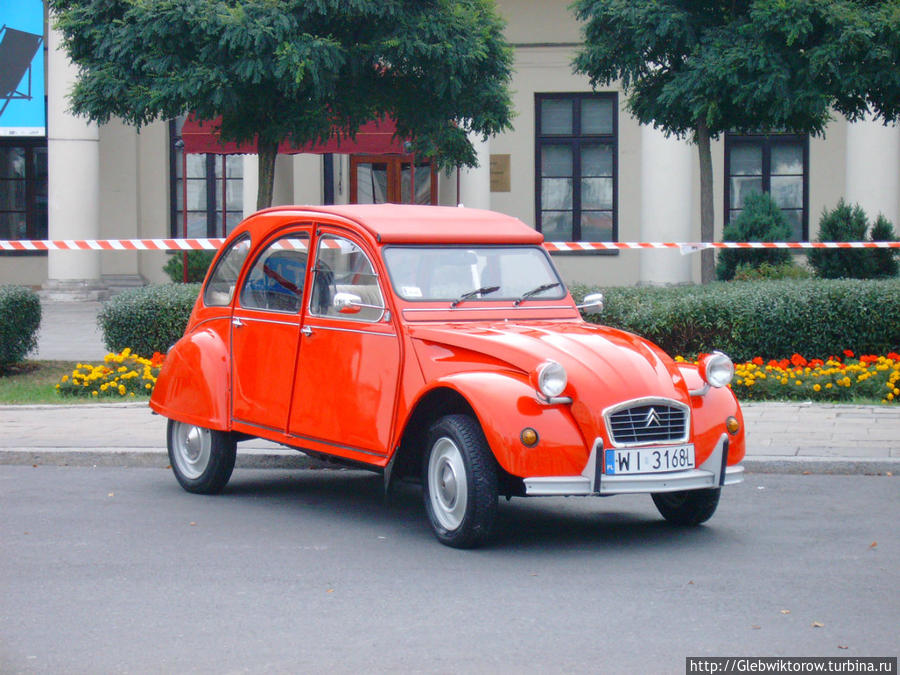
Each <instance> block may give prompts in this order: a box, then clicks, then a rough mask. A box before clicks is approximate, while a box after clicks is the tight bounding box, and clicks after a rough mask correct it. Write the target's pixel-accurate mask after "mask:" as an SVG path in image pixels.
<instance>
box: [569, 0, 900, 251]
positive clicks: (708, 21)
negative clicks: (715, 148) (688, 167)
mask: <svg viewBox="0 0 900 675" xmlns="http://www.w3.org/2000/svg"><path fill="white" fill-rule="evenodd" d="M573 8H574V11H575V14H576V16H577V18H578V19H579V20H580V21H582V22H583V32H584V44H583V46H582V47H581V48H580V50H579V52H578V54H577V56H576V58H575V61H574V66H575V69H576V71H577V72H580V73H583V74H585V75H587V76H588V77H589V78H590V81H591V84H592V86H594V87H597V86H600V85H608V84H609V83H611V82H614V81H616V80H620V81H621V83H622V86H623V87H624V89H625V92H626V94H627V97H628V98H627V104H628V109H629V110H630V111H631V113H632V114H633V115H634V116H635V117H636V118H637V120H638V121H639V122H641V123H642V124H647V125H652V126H654V127H656V128H659V129H661V130H663V131H664V132H665V133H666V134H673V135H675V136H678V137H686V138H689V139H690V140H692V141H693V142H696V143H697V144H698V147H699V152H700V162H701V236H702V238H703V239H704V241H711V240H712V233H713V201H712V200H713V197H712V163H711V159H710V148H709V141H710V139H715V138H717V137H718V136H719V135H721V134H722V133H723V132H725V131H754V130H782V129H783V130H789V131H792V132H795V133H803V134H812V135H821V134H822V133H823V132H824V130H825V127H826V125H827V124H828V122H829V120H830V119H831V114H832V110H836V111H837V112H839V113H842V114H843V115H845V116H846V117H847V118H848V119H850V120H856V119H859V118H860V117H862V116H863V115H865V114H866V113H867V112H868V113H871V114H873V115H874V116H875V117H877V118H881V119H883V120H885V121H893V120H895V119H896V118H897V116H898V112H900V68H898V57H900V0H886V1H875V0H691V1H688V0H646V1H644V2H632V1H631V0H576V2H575V3H574V5H573Z"/></svg>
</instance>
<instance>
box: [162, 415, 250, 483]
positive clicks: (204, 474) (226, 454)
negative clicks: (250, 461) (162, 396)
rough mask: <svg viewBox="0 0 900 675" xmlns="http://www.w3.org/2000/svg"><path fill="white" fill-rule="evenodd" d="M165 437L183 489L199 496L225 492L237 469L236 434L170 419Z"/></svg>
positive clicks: (170, 458)
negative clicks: (226, 485) (235, 464)
mask: <svg viewBox="0 0 900 675" xmlns="http://www.w3.org/2000/svg"><path fill="white" fill-rule="evenodd" d="M166 437H167V441H168V443H167V444H168V446H169V462H170V463H171V464H172V471H173V472H174V473H175V478H177V479H178V482H179V483H181V487H183V488H184V489H185V490H187V491H188V492H196V493H199V494H216V493H218V492H221V491H222V488H224V487H225V484H226V483H228V479H229V478H231V472H232V471H233V470H234V460H235V456H236V453H237V441H235V438H234V435H233V434H230V433H228V432H227V431H216V430H214V429H206V428H205V427H198V426H195V425H193V424H185V423H184V422H176V421H175V420H169V426H168V431H167V433H166Z"/></svg>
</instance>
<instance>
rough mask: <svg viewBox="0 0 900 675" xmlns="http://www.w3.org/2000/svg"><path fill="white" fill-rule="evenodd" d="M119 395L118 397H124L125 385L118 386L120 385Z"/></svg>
mask: <svg viewBox="0 0 900 675" xmlns="http://www.w3.org/2000/svg"><path fill="white" fill-rule="evenodd" d="M119 395H120V396H124V395H125V385H124V384H120V385H119Z"/></svg>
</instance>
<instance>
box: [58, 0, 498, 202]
mask: <svg viewBox="0 0 900 675" xmlns="http://www.w3.org/2000/svg"><path fill="white" fill-rule="evenodd" d="M48 5H49V8H50V10H51V11H52V12H53V14H54V16H55V21H56V26H57V28H58V29H59V30H60V31H61V32H62V35H63V38H64V43H65V47H66V49H67V51H68V53H69V56H70V57H71V59H72V61H73V62H74V63H75V64H77V66H78V68H79V77H78V81H77V83H76V85H75V87H74V91H73V92H72V96H71V101H72V109H73V111H74V112H75V113H76V114H79V115H84V116H86V117H88V118H89V119H91V120H94V121H96V122H100V123H104V122H107V121H108V120H109V119H110V118H111V117H118V118H121V119H122V120H124V121H125V122H127V123H129V124H132V125H135V126H137V127H140V126H142V125H145V124H148V123H149V122H151V121H154V120H158V119H169V118H174V117H177V116H178V115H181V114H185V113H188V112H193V113H194V114H195V115H196V116H197V117H198V118H199V119H203V120H212V119H216V118H218V117H219V116H221V130H220V131H221V136H222V138H223V139H225V140H227V141H236V142H253V141H254V140H256V141H258V147H259V149H260V163H261V165H262V164H263V162H266V163H269V162H271V163H272V165H273V166H274V157H275V153H276V152H277V146H278V144H279V143H280V142H281V141H283V140H290V141H293V142H294V143H295V144H297V145H301V144H304V143H306V142H309V141H324V140H326V139H327V138H329V137H330V136H331V135H332V134H333V133H334V132H335V131H336V132H337V133H338V134H339V135H342V136H351V137H352V136H353V135H354V133H355V132H356V130H357V129H358V128H359V127H360V125H362V124H364V123H365V122H368V121H370V120H375V119H381V118H382V117H384V116H387V115H389V116H392V117H393V118H394V119H395V121H396V124H397V132H398V134H399V135H400V136H401V137H402V138H410V139H412V142H413V147H412V149H413V150H414V151H415V152H417V153H421V154H422V155H425V156H430V157H434V159H435V160H436V161H437V163H438V164H439V165H440V166H450V165H454V164H463V165H468V166H472V165H475V164H476V163H477V160H476V156H475V152H474V149H473V147H472V145H471V143H470V142H469V140H468V138H467V136H468V134H470V133H471V134H474V135H476V136H479V135H480V136H482V137H487V136H490V135H493V134H496V133H499V132H501V131H503V130H505V129H507V128H508V127H509V126H510V118H511V102H510V97H509V92H508V85H509V81H510V77H511V63H512V50H511V48H510V46H509V45H508V44H507V43H506V42H505V40H504V39H503V36H502V30H503V23H502V21H501V19H500V18H499V16H498V15H497V13H496V11H495V9H494V6H493V3H492V2H490V0H48ZM261 170H263V167H262V166H261ZM261 183H262V181H261ZM260 187H261V190H262V189H263V186H262V185H261V186H260Z"/></svg>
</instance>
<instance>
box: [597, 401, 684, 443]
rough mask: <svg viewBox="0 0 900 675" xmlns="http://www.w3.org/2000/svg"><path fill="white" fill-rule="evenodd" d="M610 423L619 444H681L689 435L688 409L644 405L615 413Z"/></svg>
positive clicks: (651, 404)
mask: <svg viewBox="0 0 900 675" xmlns="http://www.w3.org/2000/svg"><path fill="white" fill-rule="evenodd" d="M606 424H607V428H608V429H609V433H610V436H611V437H612V442H613V443H614V444H615V445H644V444H646V445H650V444H654V443H680V442H684V441H686V440H687V436H688V411H687V408H683V407H681V406H676V405H672V404H670V403H662V402H660V403H646V402H642V403H640V404H636V405H633V406H628V407H625V408H619V409H617V410H613V411H611V412H609V413H607V415H606Z"/></svg>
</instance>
